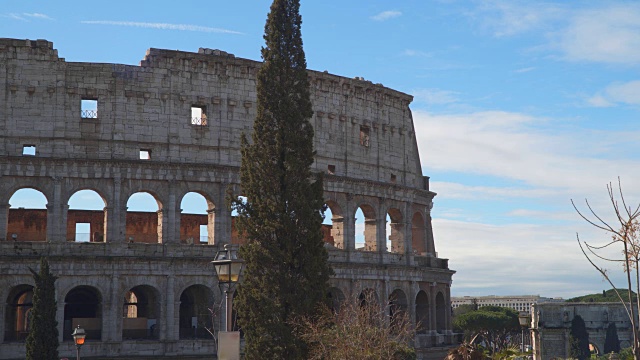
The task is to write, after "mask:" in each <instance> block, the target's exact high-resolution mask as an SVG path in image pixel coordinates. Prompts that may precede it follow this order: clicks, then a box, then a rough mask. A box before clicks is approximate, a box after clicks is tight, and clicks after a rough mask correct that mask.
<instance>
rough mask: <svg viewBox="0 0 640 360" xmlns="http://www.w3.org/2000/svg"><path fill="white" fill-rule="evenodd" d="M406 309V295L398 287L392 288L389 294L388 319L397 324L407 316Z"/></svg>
mask: <svg viewBox="0 0 640 360" xmlns="http://www.w3.org/2000/svg"><path fill="white" fill-rule="evenodd" d="M407 309H408V303H407V295H406V294H405V293H404V291H402V290H400V289H396V290H394V291H393V292H392V293H391V295H389V319H390V320H391V324H392V325H393V324H398V323H399V322H400V321H402V320H403V319H404V318H405V317H406V316H408V313H407Z"/></svg>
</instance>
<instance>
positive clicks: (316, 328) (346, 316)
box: [294, 293, 416, 360]
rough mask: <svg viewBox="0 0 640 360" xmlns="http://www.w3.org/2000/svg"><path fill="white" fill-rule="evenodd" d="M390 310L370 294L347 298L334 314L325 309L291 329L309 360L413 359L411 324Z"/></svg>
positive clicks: (398, 310) (399, 311) (403, 315)
mask: <svg viewBox="0 0 640 360" xmlns="http://www.w3.org/2000/svg"><path fill="white" fill-rule="evenodd" d="M391 307H392V305H390V304H388V305H386V306H383V305H381V304H380V303H379V302H378V300H377V299H376V298H375V296H373V295H372V294H370V293H367V294H365V296H364V297H360V298H357V297H355V296H350V297H349V298H347V300H345V301H344V302H342V303H341V304H340V306H339V308H338V309H337V310H332V309H329V308H326V307H325V308H323V311H322V312H321V314H320V315H319V316H317V317H315V318H302V319H298V320H297V321H296V322H295V324H294V325H295V328H296V331H297V332H298V333H299V334H300V335H301V336H302V338H303V339H304V340H305V342H307V344H308V345H309V347H310V352H309V355H310V357H309V359H311V360H343V359H349V360H406V359H415V356H416V354H415V350H414V349H413V347H412V342H413V338H414V336H415V329H414V327H413V326H412V324H411V320H410V319H409V317H408V314H407V312H406V311H403V310H400V309H397V308H396V309H395V312H394V311H390V310H391ZM390 314H391V315H390Z"/></svg>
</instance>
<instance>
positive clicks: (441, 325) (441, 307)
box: [436, 292, 447, 334]
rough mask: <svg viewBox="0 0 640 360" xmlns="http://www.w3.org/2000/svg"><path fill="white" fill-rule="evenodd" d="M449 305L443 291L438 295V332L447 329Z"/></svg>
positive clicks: (440, 332)
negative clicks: (445, 300)
mask: <svg viewBox="0 0 640 360" xmlns="http://www.w3.org/2000/svg"><path fill="white" fill-rule="evenodd" d="M446 311H447V306H446V304H445V302H444V295H442V293H441V292H439V293H438V295H436V330H437V331H438V334H443V333H444V332H445V330H446V329H447V327H446V326H447V325H446V321H447V320H446Z"/></svg>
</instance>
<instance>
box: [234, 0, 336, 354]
mask: <svg viewBox="0 0 640 360" xmlns="http://www.w3.org/2000/svg"><path fill="white" fill-rule="evenodd" d="M299 8H300V2H299V0H274V1H273V3H272V5H271V10H270V12H269V14H268V17H267V23H266V25H265V34H264V39H265V41H266V45H265V46H264V47H263V48H262V59H263V61H264V63H263V65H262V67H261V68H260V70H259V71H258V75H257V116H256V119H255V122H254V126H253V134H252V137H251V140H252V141H251V143H249V141H248V140H247V138H246V137H245V136H244V135H243V136H242V138H241V153H242V164H241V168H240V181H241V185H242V190H243V195H245V196H246V197H247V201H246V202H241V201H238V200H237V199H236V200H234V199H233V198H232V196H231V195H230V197H229V198H228V200H230V201H231V203H232V206H233V208H234V209H236V210H237V212H238V217H237V225H238V230H239V231H240V232H241V233H242V234H243V236H244V237H245V239H246V241H247V243H246V245H244V246H242V247H241V248H240V253H239V255H240V257H242V258H243V259H244V260H245V262H246V269H245V274H244V281H243V283H242V284H241V285H240V286H239V289H238V297H237V301H236V305H237V309H238V313H239V314H241V316H240V317H239V319H238V320H239V325H240V326H241V328H242V329H243V331H244V333H245V340H246V347H245V354H246V359H247V360H254V359H287V360H290V359H306V356H307V351H308V348H307V346H306V344H305V342H304V341H303V340H302V339H301V338H300V337H299V336H298V335H297V334H296V333H295V332H294V329H293V325H292V324H293V321H294V320H295V319H297V318H299V317H302V316H311V315H313V314H314V313H315V312H316V311H317V310H318V309H319V305H320V304H321V303H323V302H324V301H326V294H327V292H328V281H329V276H330V275H331V274H332V270H331V268H330V266H329V264H328V254H327V251H326V249H325V248H324V242H323V236H322V233H321V227H322V220H323V216H324V210H325V208H326V206H325V204H324V198H323V188H322V177H321V175H320V174H315V175H314V174H313V173H312V172H311V165H312V164H313V162H314V156H315V151H314V150H313V137H314V131H313V127H312V126H311V123H310V122H309V119H310V118H311V116H312V114H313V111H312V107H311V99H310V90H309V79H308V77H307V70H306V59H305V55H304V51H303V49H302V36H301V32H300V28H301V24H302V20H301V17H300V14H299Z"/></svg>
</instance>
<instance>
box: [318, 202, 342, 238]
mask: <svg viewBox="0 0 640 360" xmlns="http://www.w3.org/2000/svg"><path fill="white" fill-rule="evenodd" d="M325 205H326V206H327V210H326V211H325V212H324V221H323V223H322V233H323V235H324V242H325V243H328V244H330V245H332V246H334V247H335V248H337V249H345V248H346V244H345V242H344V217H343V215H342V209H341V208H340V206H339V205H338V204H337V203H336V202H335V201H331V200H329V201H327V202H326V203H325Z"/></svg>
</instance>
